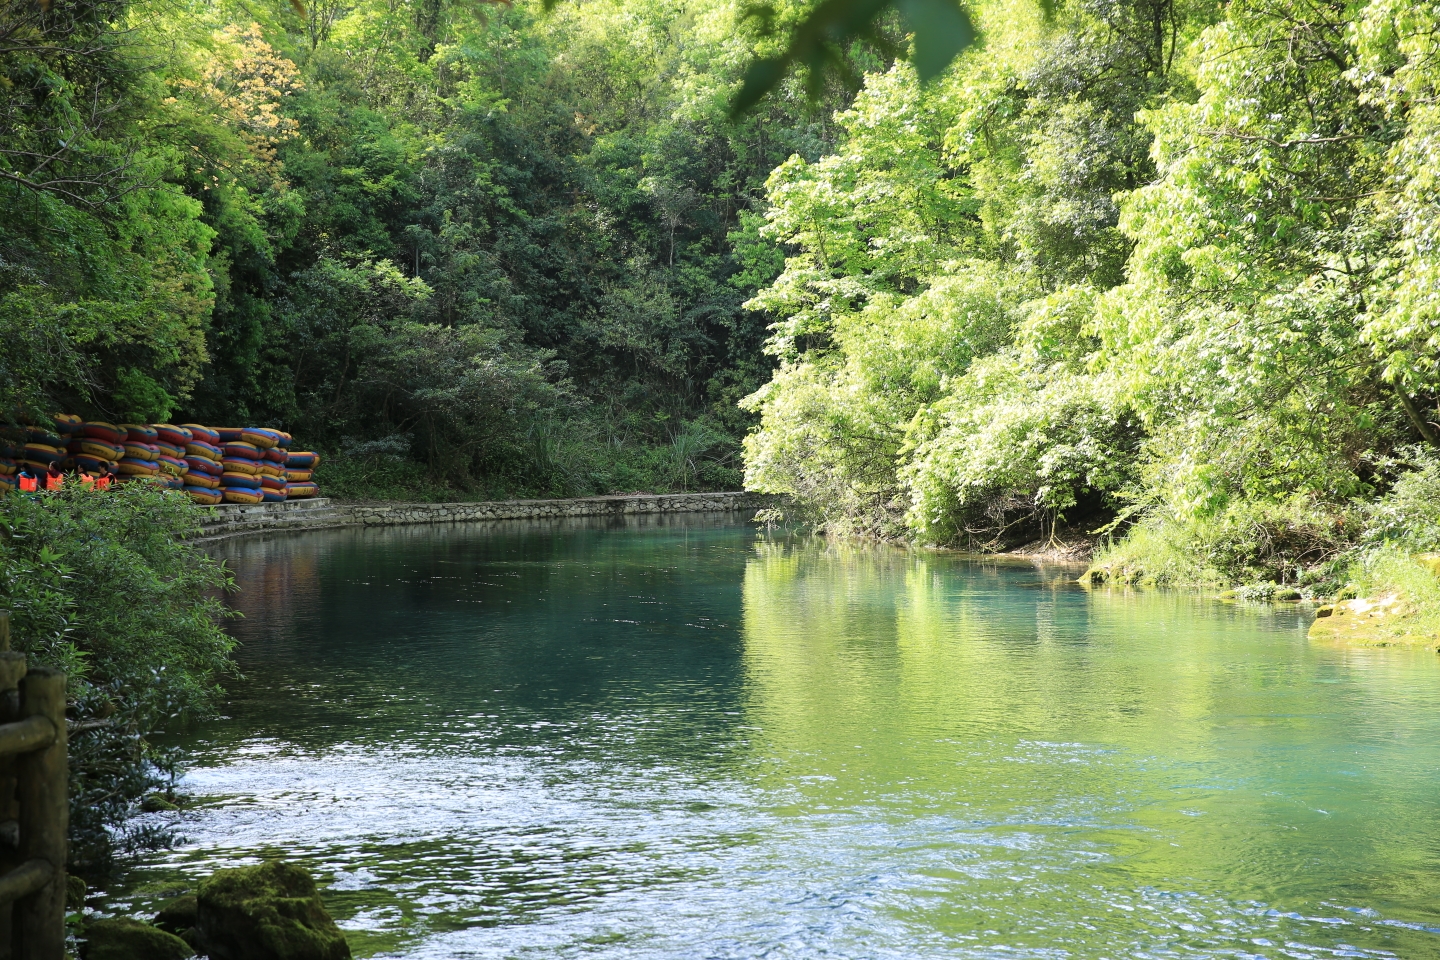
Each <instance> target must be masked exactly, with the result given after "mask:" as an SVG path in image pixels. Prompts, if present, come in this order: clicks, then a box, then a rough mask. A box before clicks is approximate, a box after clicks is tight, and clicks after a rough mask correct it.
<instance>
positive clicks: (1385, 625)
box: [1309, 593, 1440, 647]
mask: <svg viewBox="0 0 1440 960" xmlns="http://www.w3.org/2000/svg"><path fill="white" fill-rule="evenodd" d="M1414 615H1415V608H1414V605H1413V604H1410V603H1408V602H1407V601H1406V600H1405V599H1404V598H1403V597H1402V596H1401V595H1400V594H1398V593H1389V594H1383V595H1381V596H1378V597H1368V598H1355V599H1350V600H1340V601H1337V602H1335V603H1331V604H1326V605H1325V606H1323V607H1321V608H1320V609H1318V610H1316V611H1315V622H1314V623H1312V624H1311V625H1310V631H1309V637H1310V639H1311V640H1328V641H1336V642H1341V643H1352V644H1356V645H1357V646H1362V647H1389V646H1401V645H1404V646H1423V647H1436V646H1437V645H1440V636H1437V635H1436V634H1433V633H1426V632H1420V631H1417V630H1416V629H1414V628H1415V623H1414Z"/></svg>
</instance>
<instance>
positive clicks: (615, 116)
mask: <svg viewBox="0 0 1440 960" xmlns="http://www.w3.org/2000/svg"><path fill="white" fill-rule="evenodd" d="M821 6H822V7H823V6H824V5H821ZM901 8H902V11H903V9H904V5H901ZM806 9H808V8H807V7H806V6H805V5H804V4H796V5H792V6H786V5H784V4H781V5H779V6H778V7H763V8H760V7H751V6H747V5H738V4H735V3H730V2H724V0H691V2H680V0H584V2H569V3H560V4H559V5H557V6H555V7H554V9H553V10H549V11H547V10H545V9H544V8H543V7H542V6H540V5H536V4H528V3H519V4H514V5H503V4H486V3H467V2H462V0H448V2H447V0H415V2H412V3H408V4H400V3H396V2H394V0H355V2H340V0H317V2H314V3H302V2H296V3H294V4H288V3H274V2H271V3H264V4H259V5H256V4H251V3H244V2H240V0H219V2H215V3H209V4H193V3H183V2H175V3H166V4H160V3H154V2H150V0H136V2H131V0H68V2H65V3H59V2H53V3H46V2H41V0H7V3H6V6H5V7H4V14H3V24H0V79H3V80H4V83H3V85H0V179H3V181H4V183H3V184H0V206H3V208H4V209H3V210H0V217H3V223H4V224H5V226H4V229H3V231H0V365H3V371H0V373H3V376H0V391H3V396H0V402H3V403H4V405H5V406H7V407H8V408H9V409H11V410H16V411H20V412H22V413H23V412H28V413H31V414H38V415H43V414H44V413H45V412H47V411H49V410H53V409H66V410H75V411H77V412H81V413H85V414H87V415H96V416H102V415H103V416H106V417H111V418H114V419H118V420H129V419H138V420H146V421H149V420H163V419H167V418H180V419H193V420H197V421H201V422H209V423H241V422H249V423H257V424H266V425H273V426H277V427H281V428H283V429H286V430H289V431H291V432H293V433H295V434H296V435H297V436H298V437H301V438H302V439H303V441H304V442H305V443H306V444H307V445H313V446H316V447H318V448H320V449H322V450H325V451H328V452H331V453H334V454H337V455H338V456H337V457H336V458H335V460H334V461H333V463H332V466H331V468H330V470H331V471H332V472H329V473H327V477H329V478H332V479H331V480H330V486H331V489H332V490H335V491H336V492H341V493H347V494H352V495H366V494H370V495H392V496H400V495H404V496H441V495H443V496H462V495H463V496H495V495H514V494H551V495H553V494H585V493H604V492H611V491H623V490H629V489H694V488H701V487H711V488H713V487H725V486H732V487H733V486H736V485H738V484H739V483H740V482H741V478H742V469H743V477H744V481H745V482H746V483H747V484H748V485H749V486H750V487H752V488H754V489H758V490H762V491H769V492H774V493H781V494H786V495H788V496H789V497H790V504H791V505H790V506H789V507H787V508H786V510H787V512H788V513H789V514H790V515H791V516H794V517H799V518H802V519H805V520H808V521H811V522H815V523H818V524H821V525H823V527H824V528H825V529H827V530H829V531H831V532H834V533H843V532H850V533H861V534H866V535H876V536H882V537H897V538H909V539H915V540H919V541H924V542H930V543H936V544H948V545H961V546H971V547H976V546H979V547H986V548H995V547H1000V546H1005V545H1009V544H1013V543H1015V542H1018V541H1020V540H1024V539H1027V538H1034V537H1036V536H1040V537H1055V536H1057V535H1058V534H1057V531H1060V532H1061V533H1066V532H1068V531H1082V532H1085V533H1087V534H1094V535H1098V536H1104V537H1109V538H1110V540H1111V546H1109V547H1108V548H1105V549H1106V552H1105V553H1104V555H1103V557H1102V567H1103V571H1104V572H1105V575H1109V576H1117V577H1122V578H1129V579H1134V578H1137V577H1145V578H1149V579H1154V580H1195V579H1205V578H1212V579H1230V580H1232V581H1240V580H1258V581H1266V580H1274V581H1276V582H1279V583H1286V582H1293V581H1296V580H1304V579H1306V578H1307V577H1308V578H1312V579H1314V578H1320V579H1327V578H1328V580H1333V579H1335V578H1336V577H1337V576H1339V574H1338V573H1337V569H1336V568H1335V566H1334V565H1335V564H1336V563H1338V562H1341V561H1342V560H1344V558H1347V557H1350V558H1353V556H1354V551H1355V550H1356V549H1358V548H1362V547H1364V546H1365V545H1367V544H1369V545H1374V544H1380V543H1394V542H1399V543H1401V544H1403V545H1404V546H1405V547H1407V548H1410V549H1430V548H1434V547H1440V539H1437V533H1436V531H1437V525H1436V522H1435V514H1436V510H1437V508H1436V507H1435V503H1436V500H1437V498H1436V496H1435V494H1436V492H1437V490H1440V466H1437V461H1436V459H1435V447H1436V444H1437V442H1440V426H1437V425H1436V423H1435V421H1436V419H1437V410H1436V405H1437V400H1440V379H1437V376H1440V371H1437V362H1440V343H1437V330H1440V326H1437V319H1436V318H1437V313H1436V311H1437V302H1440V301H1437V293H1436V282H1437V277H1440V260H1437V254H1436V253H1435V250H1434V240H1433V234H1434V231H1435V226H1434V224H1435V223H1436V222H1437V218H1436V212H1437V206H1436V198H1437V194H1436V190H1435V184H1434V178H1435V172H1434V171H1435V169H1436V164H1435V162H1434V154H1435V149H1436V147H1435V144H1436V143H1437V134H1436V129H1437V125H1440V120H1437V117H1440V112H1437V106H1436V88H1435V84H1436V80H1437V78H1440V63H1437V60H1436V50H1437V46H1436V45H1437V38H1440V29H1437V27H1440V19H1437V11H1436V9H1435V7H1434V5H1432V4H1425V3H1403V4H1402V3H1396V2H1392V0H1372V2H1354V3H1320V2H1312V0H1243V2H1241V0H1235V2H1231V3H1229V4H1221V3H1216V2H1210V0H1066V2H1062V3H1038V2H1036V3H1032V2H1022V0H1015V2H1003V3H999V2H996V3H985V4H978V5H974V6H973V7H972V8H971V11H970V13H971V16H972V18H973V20H974V23H975V26H976V34H977V37H978V40H977V42H975V43H974V44H972V45H971V46H970V47H969V48H968V49H966V50H965V52H964V53H963V54H962V55H961V56H959V57H958V58H957V59H956V60H955V61H954V63H953V64H951V65H950V67H949V69H948V70H947V71H946V72H944V73H943V75H941V76H940V77H938V78H937V79H934V80H932V81H931V82H928V83H923V84H922V83H921V82H919V80H918V79H917V78H916V75H915V66H914V65H912V63H911V61H910V60H908V59H907V58H906V57H905V56H904V52H905V49H906V45H907V43H909V42H910V41H909V40H908V39H907V34H906V30H905V23H906V21H904V20H902V19H900V18H899V16H898V15H897V14H895V13H893V12H892V13H885V12H883V9H882V12H881V13H880V19H879V20H878V21H877V23H876V25H875V26H874V27H873V29H868V30H867V31H864V32H863V33H864V36H863V37H861V38H860V39H856V40H854V41H853V42H848V45H842V46H840V47H837V46H836V45H835V44H831V45H830V47H828V48H827V49H828V50H829V52H830V54H832V56H831V60H832V61H833V62H832V64H831V65H832V66H834V67H836V68H838V69H834V70H831V71H828V72H824V73H820V72H814V71H812V72H811V73H810V74H809V75H806V74H805V73H804V71H801V72H799V73H797V74H795V75H794V76H791V77H790V78H789V79H788V80H786V81H785V82H784V83H782V84H780V86H779V87H778V88H777V89H776V90H775V91H774V92H773V93H772V94H771V95H770V96H768V97H765V98H764V99H761V100H760V101H759V103H758V105H757V106H755V107H754V108H753V109H750V110H748V111H742V112H738V113H737V112H735V111H733V110H732V106H733V104H734V102H735V97H736V92H737V90H738V89H739V88H740V86H741V83H742V79H743V78H744V77H745V75H746V70H747V67H749V65H750V64H752V63H753V62H755V59H756V58H757V57H761V58H763V57H765V56H767V55H773V54H774V52H775V51H776V50H777V49H779V47H778V46H777V44H780V43H781V42H782V38H783V36H784V30H782V29H778V28H777V27H776V18H779V20H780V21H786V18H787V17H788V18H789V22H793V21H794V20H795V19H796V17H798V16H801V15H803V13H804V12H805V10H806ZM867 9H869V8H867ZM876 9H881V8H879V7H876ZM917 53H919V51H918V50H917ZM917 62H918V61H917ZM922 66H923V64H922ZM931 69H932V71H933V65H932V68H931ZM742 440H743V449H742ZM1346 562H1348V561H1346Z"/></svg>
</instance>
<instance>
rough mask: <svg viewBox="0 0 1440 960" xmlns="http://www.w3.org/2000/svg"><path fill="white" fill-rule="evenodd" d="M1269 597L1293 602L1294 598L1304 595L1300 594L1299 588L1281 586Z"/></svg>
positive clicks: (1300, 598)
mask: <svg viewBox="0 0 1440 960" xmlns="http://www.w3.org/2000/svg"><path fill="white" fill-rule="evenodd" d="M1271 599H1274V600H1280V601H1285V602H1294V601H1296V600H1302V599H1304V595H1303V594H1301V593H1300V591H1299V590H1296V589H1294V588H1293V587H1281V588H1280V589H1279V590H1276V591H1275V593H1274V594H1272V596H1271Z"/></svg>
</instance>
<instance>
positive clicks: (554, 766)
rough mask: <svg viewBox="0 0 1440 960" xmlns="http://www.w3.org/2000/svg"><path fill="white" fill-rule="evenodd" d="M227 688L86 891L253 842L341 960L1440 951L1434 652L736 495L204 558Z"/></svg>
mask: <svg viewBox="0 0 1440 960" xmlns="http://www.w3.org/2000/svg"><path fill="white" fill-rule="evenodd" d="M223 555H224V556H226V557H227V558H228V560H229V563H230V564H231V566H232V568H233V569H234V571H235V573H236V575H237V578H238V580H239V582H240V584H241V586H242V587H243V591H244V592H243V593H242V594H241V596H240V597H239V598H238V599H237V600H236V604H237V605H238V606H239V607H240V609H241V610H243V611H244V614H245V619H244V620H243V621H241V622H239V623H237V624H236V625H235V627H234V630H235V634H236V636H237V637H238V638H239V639H240V640H241V641H242V643H243V646H242V647H241V648H240V650H239V660H240V663H241V665H242V668H243V669H244V671H245V679H244V680H243V681H240V682H237V683H235V684H233V685H232V696H231V698H230V700H229V703H228V705H227V707H226V711H225V716H224V718H223V719H220V720H218V721H215V722H212V723H209V724H207V725H205V726H203V727H201V728H199V729H197V730H194V731H192V732H191V733H190V734H187V735H186V736H185V737H184V738H183V740H182V742H183V744H184V745H185V746H186V747H187V748H188V749H190V750H191V751H192V753H193V757H194V761H193V766H192V767H191V769H190V772H189V773H188V774H187V776H186V779H185V787H186V789H187V790H189V791H190V792H191V793H193V794H194V795H195V796H196V797H197V798H198V800H199V803H198V805H197V806H196V807H194V808H192V809H189V810H187V811H184V812H181V813H175V814H155V815H151V816H150V817H149V818H148V819H149V821H150V822H151V823H153V824H155V825H161V826H171V827H175V828H177V829H178V830H179V831H180V832H181V834H182V835H183V836H184V838H185V839H184V842H182V843H181V844H180V845H178V846H177V847H176V848H174V849H173V850H169V851H164V852H161V853H156V854H150V855H147V856H146V858H145V860H144V861H143V863H142V865H141V866H140V867H139V868H138V869H136V870H135V871H133V872H132V873H131V874H130V876H129V880H128V885H127V887H126V888H125V889H124V890H122V891H119V892H117V894H116V896H115V899H114V900H113V901H112V904H111V906H112V907H114V908H120V909H124V908H130V909H135V910H140V909H144V908H146V907H148V906H149V905H152V904H154V903H156V902H158V900H160V899H162V898H163V896H164V895H165V893H166V892H167V891H170V890H176V889H179V888H182V887H185V886H187V885H189V886H193V882H194V878H195V877H197V876H199V875H202V874H204V873H206V872H208V871H210V870H212V869H214V868H215V867H217V866H222V865H230V864H240V863H246V862H256V860H257V858H258V857H259V856H261V855H262V854H263V853H264V851H267V850H279V851H281V852H283V853H284V854H285V855H287V856H290V857H293V858H296V859H298V860H299V861H300V862H302V863H303V864H305V865H306V866H308V867H309V868H310V869H312V870H313V871H314V872H315V874H316V876H317V877H318V878H319V879H320V881H321V883H322V885H323V886H324V888H325V895H326V899H327V903H328V904H329V905H330V907H331V909H332V911H333V912H334V913H335V915H336V917H337V919H338V920H339V921H340V923H341V926H342V927H344V928H345V930H346V931H347V936H348V937H349V938H350V941H351V943H352V945H353V946H354V947H355V950H356V953H357V955H359V956H384V957H409V958H437V960H438V958H452V957H454V958H496V960H499V958H578V957H586V958H590V957H594V958H607V960H609V958H625V960H631V958H637V960H638V958H645V960H650V958H686V960H690V958H759V957H766V958H846V960H849V958H932V957H933V958H1006V960H1016V958H1045V960H1051V958H1086V960H1089V958H1117V960H1122V958H1123V960H1128V958H1150V957H1155V958H1160V957H1166V958H1169V957H1175V958H1200V957H1206V958H1209V957H1225V958H1232V957H1233V958H1240V957H1266V958H1269V957H1391V956H1394V957H1402V958H1407V960H1408V958H1430V957H1440V776H1437V773H1440V658H1437V657H1436V656H1435V655H1434V654H1433V653H1429V654H1426V653H1420V652H1415V651H1409V650H1398V649H1393V650H1353V649H1339V648H1334V647H1326V646H1320V645H1315V644H1311V643H1309V642H1308V641H1307V640H1306V638H1305V629H1306V626H1307V620H1308V617H1307V615H1306V613H1305V612H1304V611H1302V610H1296V609H1294V608H1281V609H1272V608H1266V607H1237V606H1232V605H1225V604H1221V603H1218V602H1215V601H1213V600H1208V599H1205V598H1201V597H1196V596H1190V595H1185V594H1179V593H1168V592H1122V591H1108V590H1086V589H1083V588H1081V587H1079V586H1077V585H1075V584H1074V583H1073V582H1072V581H1073V578H1074V576H1075V574H1076V571H1075V570H1074V569H1073V568H1065V567H1036V566H1034V565H1031V564H1026V563H996V562H986V561H982V560H976V559H973V558H970V559H967V558H964V557H961V556H956V555H948V554H941V553H925V552H907V551H904V550H899V549H890V548H865V547H837V546H834V545H830V546H827V545H826V544H825V543H824V542H822V541H815V540H808V539H798V540H791V539H784V538H773V539H771V540H765V539H760V538H757V534H756V531H755V530H754V529H753V528H751V527H747V526H743V525H739V524H737V523H736V522H735V519H734V518H723V517H720V518H716V517H690V518H681V519H669V520H663V519H658V518H651V519H646V518H640V519H636V520H632V521H630V522H629V523H628V524H618V525H617V524H614V523H605V522H598V521H597V522H580V521H569V522H564V523H560V522H556V523H532V524H528V525H527V524H489V525H483V524H477V525H461V526H453V527H409V528H391V529H377V530H337V531H324V532H314V533H308V534H302V535H292V536H287V537H280V538H274V539H268V540H250V541H245V540H242V541H237V542H235V543H233V544H232V545H229V546H227V547H225V548H223Z"/></svg>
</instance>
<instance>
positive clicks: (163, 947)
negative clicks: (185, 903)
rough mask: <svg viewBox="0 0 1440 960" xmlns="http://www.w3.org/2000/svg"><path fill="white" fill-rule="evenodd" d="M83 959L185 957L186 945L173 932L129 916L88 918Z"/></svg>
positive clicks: (181, 959) (164, 959)
mask: <svg viewBox="0 0 1440 960" xmlns="http://www.w3.org/2000/svg"><path fill="white" fill-rule="evenodd" d="M80 956H81V957H82V958H83V960H185V958H186V957H193V956H195V951H194V950H192V949H190V945H189V944H188V943H186V942H185V941H184V940H181V939H180V938H179V937H177V936H174V935H173V934H169V933H166V932H165V931H164V930H161V929H160V928H158V927H152V926H150V924H148V923H141V922H140V921H139V920H132V919H130V918H129V917H116V918H113V919H110V920H92V921H91V922H90V923H87V924H86V925H85V942H84V943H83V944H82V945H81V946H80Z"/></svg>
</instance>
